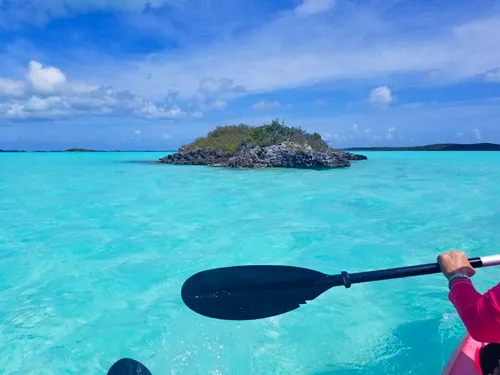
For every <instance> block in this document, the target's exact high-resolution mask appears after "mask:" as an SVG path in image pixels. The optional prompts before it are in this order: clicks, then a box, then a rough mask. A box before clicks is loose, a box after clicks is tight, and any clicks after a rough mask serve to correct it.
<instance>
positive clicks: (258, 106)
mask: <svg viewBox="0 0 500 375" xmlns="http://www.w3.org/2000/svg"><path fill="white" fill-rule="evenodd" d="M280 106H281V104H280V103H279V102H278V101H277V100H275V101H272V102H268V101H264V100H261V101H259V102H257V103H255V104H254V105H253V106H252V109H253V110H254V111H272V110H274V109H277V108H279V107H280Z"/></svg>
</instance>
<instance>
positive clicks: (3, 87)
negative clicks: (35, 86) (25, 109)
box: [0, 77, 24, 97]
mask: <svg viewBox="0 0 500 375" xmlns="http://www.w3.org/2000/svg"><path fill="white" fill-rule="evenodd" d="M23 95H24V82H23V81H16V80H13V79H9V78H1V77H0V97H1V96H8V97H12V96H13V97H18V96H23Z"/></svg>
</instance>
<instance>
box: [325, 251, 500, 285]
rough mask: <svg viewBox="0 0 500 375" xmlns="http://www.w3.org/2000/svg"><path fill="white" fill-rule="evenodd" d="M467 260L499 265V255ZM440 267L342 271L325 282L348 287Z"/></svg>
mask: <svg viewBox="0 0 500 375" xmlns="http://www.w3.org/2000/svg"><path fill="white" fill-rule="evenodd" d="M469 262H470V264H471V265H472V267H474V268H481V267H489V266H496V265H500V255H490V256H485V257H475V258H469ZM440 272H441V268H440V267H439V264H438V263H429V264H420V265H418V266H409V267H398V268H388V269H384V270H376V271H367V272H358V273H353V274H349V273H347V272H345V271H344V272H342V273H341V274H340V275H329V276H327V278H326V279H325V281H324V282H325V283H326V284H328V285H331V286H332V287H333V286H340V285H344V286H345V287H346V288H349V287H350V286H351V284H358V283H367V282H370V281H380V280H390V279H401V278H404V277H411V276H421V275H431V274H434V273H440Z"/></svg>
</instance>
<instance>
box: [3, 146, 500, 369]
mask: <svg viewBox="0 0 500 375" xmlns="http://www.w3.org/2000/svg"><path fill="white" fill-rule="evenodd" d="M367 155H368V156H369V157H370V160H368V161H365V162H357V163H354V164H353V166H352V167H351V168H350V169H346V170H331V171H308V170H256V171H241V170H227V169H214V168H207V167H190V166H167V165H149V164H141V163H129V162H128V161H138V160H143V161H144V160H154V159H157V158H159V157H160V156H163V154H155V153H109V154H65V153H61V154H0V319H1V320H0V342H1V345H0V373H1V374H5V375H9V374H10V375H14V374H16V375H21V374H22V375H28V374H37V375H45V374H54V375H55V374H58V375H59V374H75V375H76V374H89V375H91V374H105V373H106V371H107V369H108V368H109V366H110V365H111V364H112V363H113V362H114V361H115V360H117V359H119V358H121V357H132V358H135V359H137V360H140V361H141V362H143V363H144V364H145V365H146V366H148V367H149V368H150V369H151V370H152V372H153V373H154V374H155V375H161V374H214V375H215V374H217V375H220V374H231V375H235V374H242V375H246V374H307V375H340V374H346V375H366V374H394V375H395V374H416V375H424V374H425V375H428V374H437V373H439V371H440V370H441V368H442V367H443V366H444V364H445V362H446V360H447V359H448V356H449V355H450V353H451V352H452V351H453V349H454V347H455V346H456V344H457V342H458V340H459V339H460V338H461V336H462V335H463V333H464V329H463V326H462V324H461V323H460V321H459V319H458V317H457V315H456V314H455V312H454V310H453V308H452V306H451V304H450V303H449V301H448V300H447V284H446V281H445V279H444V278H443V277H442V276H440V275H433V276H425V277H416V278H412V279H403V280H393V281H381V282H376V283H370V284H360V285H354V286H353V287H352V288H351V289H349V290H346V289H344V288H334V289H332V290H330V291H328V292H327V293H325V294H323V295H322V296H320V297H319V298H317V299H316V300H314V301H313V302H311V303H310V304H308V305H306V306H303V307H301V308H300V309H298V310H296V311H294V312H291V313H288V314H285V315H281V316H279V317H274V318H270V319H265V320H259V321H251V322H228V321H218V320H212V319H208V318H204V317H202V316H199V315H196V314H195V313H193V312H191V311H190V310H189V309H187V308H186V307H185V306H184V305H183V303H182V300H181V298H180V288H181V286H182V283H183V282H184V280H185V279H187V278H188V277H189V276H191V275H192V274H193V273H196V272H198V271H201V270H205V269H209V268H213V267H221V266H229V265H241V264H256V263H257V264H286V265H299V266H303V267H308V268H313V269H316V270H319V271H322V272H329V273H337V272H340V271H341V270H347V271H349V272H355V271H361V270H370V269H375V268H385V267H397V266H404V265H413V264H417V263H427V262H433V261H434V260H435V258H436V256H437V255H438V254H439V253H440V252H441V251H444V250H448V249H451V248H461V249H465V250H467V251H468V253H469V255H471V256H478V255H491V254H494V253H495V252H500V230H499V224H498V223H500V211H499V210H498V207H500V198H499V197H500V168H499V167H498V166H499V165H500V153H382V152H381V153H367ZM499 279H500V271H499V269H498V268H497V269H493V268H490V269H485V270H480V271H478V274H477V276H476V277H475V280H476V285H477V286H478V288H479V289H480V290H482V291H484V290H486V289H487V288H489V287H491V286H493V285H494V284H495V283H496V282H497V281H498V280H499Z"/></svg>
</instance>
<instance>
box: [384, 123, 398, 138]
mask: <svg viewBox="0 0 500 375" xmlns="http://www.w3.org/2000/svg"><path fill="white" fill-rule="evenodd" d="M394 138H396V128H395V127H394V126H391V127H390V128H389V129H387V132H386V133H385V139H387V140H388V141H392V140H393V139H394Z"/></svg>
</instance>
